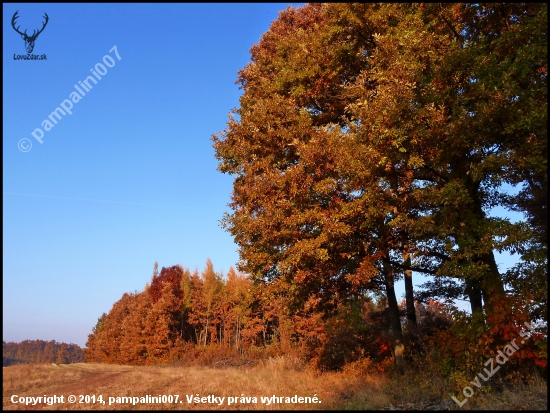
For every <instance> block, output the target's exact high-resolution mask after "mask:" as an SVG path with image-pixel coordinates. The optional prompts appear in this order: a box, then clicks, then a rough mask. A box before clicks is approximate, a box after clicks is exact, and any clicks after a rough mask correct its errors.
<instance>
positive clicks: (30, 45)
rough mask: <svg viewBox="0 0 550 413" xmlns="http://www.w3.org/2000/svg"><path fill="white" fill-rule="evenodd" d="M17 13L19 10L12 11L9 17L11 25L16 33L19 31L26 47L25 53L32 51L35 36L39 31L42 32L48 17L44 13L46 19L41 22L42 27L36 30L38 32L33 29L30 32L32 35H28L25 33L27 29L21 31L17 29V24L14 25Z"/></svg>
mask: <svg viewBox="0 0 550 413" xmlns="http://www.w3.org/2000/svg"><path fill="white" fill-rule="evenodd" d="M17 13H19V10H18V11H16V12H15V13H14V15H13V17H12V19H11V25H12V26H13V29H14V30H15V31H16V32H17V33H19V34H20V35H21V38H22V39H23V40H24V41H25V49H27V53H32V51H33V49H34V42H35V41H36V38H37V37H38V35H39V34H40V33H42V31H43V30H44V28H45V27H46V25H47V24H48V20H49V17H48V15H47V14H46V13H44V18H45V19H46V21H45V22H44V23H43V26H42V28H41V29H40V30H38V32H37V31H36V30H34V31H33V33H32V36H29V35H28V34H27V30H25V33H21V32H20V31H19V26H18V27H15V20H16V19H17V18H18V17H19V16H18V15H17Z"/></svg>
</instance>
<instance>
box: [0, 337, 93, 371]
mask: <svg viewBox="0 0 550 413" xmlns="http://www.w3.org/2000/svg"><path fill="white" fill-rule="evenodd" d="M2 348H3V357H2V364H3V366H4V367H6V366H11V365H13V364H21V363H57V364H70V363H84V362H85V361H86V359H85V358H84V354H83V352H82V349H81V348H80V346H78V345H76V344H67V343H58V342H56V341H55V340H51V341H44V340H24V341H22V342H21V343H13V342H9V343H6V342H5V341H3V342H2Z"/></svg>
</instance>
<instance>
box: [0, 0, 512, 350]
mask: <svg viewBox="0 0 550 413" xmlns="http://www.w3.org/2000/svg"><path fill="white" fill-rule="evenodd" d="M287 5H288V4H287V3H279V4H276V3H270V4H200V5H197V4H132V5H126V4H90V3H84V4H78V5H75V4H39V5H37V4H4V5H3V12H4V13H3V14H4V25H3V30H4V33H3V50H4V67H3V69H4V78H3V88H4V105H3V108H4V113H3V119H4V122H3V128H4V129H3V136H4V140H3V154H4V155H3V177H4V178H3V228H4V231H3V287H4V290H3V291H4V296H3V339H4V340H5V341H21V340H25V339H42V340H57V341H60V342H61V341H64V342H72V343H76V344H78V345H80V346H84V345H85V343H86V340H87V335H88V334H89V333H90V332H91V329H92V327H93V326H94V325H95V323H96V321H97V318H98V317H99V316H100V315H101V314H102V313H103V312H108V311H109V310H110V309H111V307H112V305H113V303H114V302H115V301H117V300H118V299H119V298H120V297H121V296H122V294H123V293H124V292H130V291H134V290H142V289H143V287H144V285H145V283H146V282H147V281H149V280H150V278H151V274H152V270H153V264H154V262H155V261H158V263H159V267H163V266H171V265H176V264H180V263H181V264H182V265H183V266H184V267H189V268H191V269H194V268H198V269H199V270H202V268H203V267H204V263H205V261H206V259H207V258H211V259H212V261H213V263H214V266H215V268H216V269H217V270H219V271H224V273H225V272H227V270H228V269H229V267H230V266H231V265H235V263H236V262H237V260H238V255H237V252H236V251H237V247H236V245H235V244H234V243H233V240H232V238H231V236H230V235H229V234H228V233H227V232H225V231H224V230H223V229H222V228H221V227H220V226H219V220H220V219H221V217H222V216H223V213H224V211H226V210H228V208H227V203H228V202H229V201H230V194H231V188H232V179H233V178H232V177H230V176H226V175H223V174H221V173H220V172H218V171H217V170H216V165H217V162H216V160H215V158H214V150H213V148H212V144H211V141H210V137H211V135H212V134H213V133H216V132H219V131H221V130H222V129H224V127H225V123H226V121H227V119H228V117H227V115H228V113H229V111H230V110H231V108H233V107H236V106H238V98H239V96H240V91H239V89H238V86H237V85H235V83H234V82H235V79H236V77H237V71H238V70H239V69H241V68H243V67H244V66H245V65H246V64H247V62H248V61H249V57H250V55H249V52H248V50H249V49H250V47H251V46H252V45H253V44H254V43H256V42H258V40H259V38H260V36H261V34H262V33H264V32H265V31H267V29H268V28H269V25H270V23H271V21H273V20H275V19H276V18H277V13H278V11H279V10H282V9H284V8H285V7H286V6H287ZM16 11H19V14H18V16H19V17H18V19H17V25H18V26H19V27H20V30H21V31H24V30H25V29H28V30H27V32H28V33H29V34H31V33H32V32H33V30H34V29H39V28H40V27H42V22H43V20H44V19H43V16H44V13H47V14H48V16H49V22H48V24H47V26H46V28H45V29H44V31H43V32H42V33H41V34H40V35H39V36H38V38H37V40H36V43H35V48H34V51H33V53H34V54H36V55H42V54H46V56H47V60H37V61H25V60H15V59H14V55H24V54H26V52H25V45H24V42H23V40H22V39H21V37H20V36H19V35H18V34H17V33H16V32H15V31H14V30H13V28H12V27H11V22H10V21H11V18H12V16H13V14H14V13H15V12H16ZM114 46H116V51H117V52H118V54H119V56H120V60H118V58H117V57H116V55H115V52H114V50H113V51H111V50H112V49H113V47H114ZM105 56H110V58H109V57H105ZM110 59H113V61H111V60H110ZM104 62H107V63H109V64H110V65H111V66H112V67H105V63H104ZM113 62H114V64H113ZM98 63H100V65H99V66H97V67H99V71H100V72H103V73H105V70H106V73H105V74H103V75H102V76H101V79H100V80H98V82H97V84H93V83H92V85H93V88H92V89H91V90H89V91H88V92H87V93H85V94H84V96H83V97H82V99H81V100H80V101H78V102H77V103H74V105H73V107H72V108H70V110H71V112H72V114H70V115H69V114H68V113H67V114H66V115H65V116H62V117H60V119H58V120H57V123H56V124H55V125H54V126H53V128H51V130H49V131H45V130H44V128H43V126H42V122H43V121H44V120H45V119H48V117H49V116H50V114H51V113H52V112H53V111H55V110H56V108H57V107H58V106H59V105H60V104H61V103H62V102H63V101H64V100H65V99H70V96H71V94H72V93H73V92H75V90H76V89H75V87H74V85H78V82H79V81H84V80H85V79H86V78H87V77H88V76H91V75H92V74H91V71H90V69H94V68H95V67H96V65H97V64H98ZM101 64H102V65H104V66H101ZM94 70H96V69H94ZM96 73H97V72H96ZM88 83H90V82H88ZM65 105H66V107H68V103H67V104H65ZM54 118H55V117H54ZM37 128H40V129H41V130H42V133H43V136H42V135H41V134H40V133H39V132H36V129H37ZM33 132H34V135H35V136H38V137H39V138H40V139H41V140H42V143H40V142H39V140H37V139H36V138H35V137H34V136H33ZM22 139H23V141H22ZM29 143H30V144H32V148H30V145H29ZM20 148H21V149H24V150H27V149H29V148H30V150H28V151H27V152H23V151H21V150H20ZM501 261H502V260H501ZM418 278H423V277H418ZM423 281H424V280H421V281H420V282H423ZM400 284H401V283H400ZM399 287H400V286H399ZM397 292H398V294H401V293H402V288H400V289H398V291H397Z"/></svg>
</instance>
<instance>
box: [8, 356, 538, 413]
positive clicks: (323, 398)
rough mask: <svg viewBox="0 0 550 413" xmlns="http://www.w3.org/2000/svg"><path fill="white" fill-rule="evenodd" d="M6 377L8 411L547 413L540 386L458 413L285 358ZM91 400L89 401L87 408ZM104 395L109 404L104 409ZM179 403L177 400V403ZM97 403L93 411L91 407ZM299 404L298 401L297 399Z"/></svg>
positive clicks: (35, 371) (408, 389) (476, 402)
mask: <svg viewBox="0 0 550 413" xmlns="http://www.w3.org/2000/svg"><path fill="white" fill-rule="evenodd" d="M3 376H4V379H3V408H4V410H58V409H67V410H128V409H134V410H151V409H172V410H193V409H201V410H204V409H212V410H227V409H235V410H245V409H246V410H289V409H329V410H335V409H338V410H339V409H361V410H363V409H367V410H379V409H384V408H386V409H387V408H388V407H390V406H392V408H394V409H421V408H432V409H435V408H437V409H453V410H455V409H456V410H466V409H473V408H476V407H477V408H480V407H481V408H485V409H542V410H544V409H545V408H546V405H547V402H546V400H547V393H546V385H545V384H544V383H542V382H541V383H539V384H537V385H533V386H530V387H529V388H522V389H515V391H508V392H506V393H504V394H500V395H498V396H494V395H492V396H491V395H484V394H481V393H480V394H479V396H476V397H475V398H472V399H471V400H472V401H471V402H470V400H469V403H466V404H465V405H464V406H463V407H462V408H459V407H458V406H457V405H456V404H455V403H454V402H452V401H451V400H450V398H448V397H445V398H444V399H442V398H441V397H440V398H439V399H438V397H437V395H436V397H435V399H437V400H436V401H435V400H434V397H433V395H429V394H427V393H426V388H422V383H421V379H420V378H419V377H418V374H413V372H411V373H410V376H409V375H405V376H404V377H403V378H402V379H401V380H400V383H395V382H390V381H389V380H388V379H386V376H384V375H382V374H380V375H376V376H366V377H365V376H363V377H361V376H359V375H353V374H346V373H323V374H318V373H315V372H314V371H310V370H308V369H307V368H304V367H302V366H301V365H300V363H298V362H297V361H294V360H292V359H288V358H282V357H280V358H273V359H269V360H266V361H263V362H259V363H257V364H256V365H243V366H236V367H235V366H234V367H232V366H224V367H221V368H214V367H200V366H192V367H182V366H164V367H160V366H120V365H106V364H95V363H90V364H86V363H79V364H68V365H15V366H10V367H5V368H4V369H3ZM427 385H433V383H428V384H427ZM415 389H416V390H415ZM54 395H56V396H58V399H57V403H53V404H51V405H48V404H47V403H44V396H46V397H50V399H49V400H48V399H46V402H48V401H52V400H53V399H51V397H52V396H54ZM71 395H72V396H76V401H75V402H74V403H71V402H69V400H68V398H69V396H71ZM86 395H87V396H89V399H88V402H86V399H85V396H86ZM100 395H101V396H102V400H103V402H104V403H102V402H101V401H98V398H99V396H100ZM147 395H149V396H154V397H158V396H159V395H161V396H162V395H166V396H169V395H171V396H172V403H162V399H161V400H160V402H159V403H152V402H151V399H150V398H145V397H146V396H147ZM176 395H178V396H179V398H178V399H177V402H176V398H175V397H176ZM61 396H63V399H62V401H63V403H61V400H60V397H61ZM81 396H82V397H81ZM93 396H95V398H96V400H95V403H92V399H91V398H92V397H93ZM208 396H210V398H208ZM214 396H215V397H216V399H215V400H214V399H213V397H214ZM273 396H276V397H277V399H275V398H273ZM293 396H297V397H294V399H292V397H293ZM38 397H42V399H38ZM123 397H130V398H136V399H122V398H123ZM195 397H199V398H204V399H203V400H201V401H200V402H199V403H195V402H194V400H188V398H195ZM254 397H255V398H256V400H254ZM262 397H264V398H266V397H267V398H269V399H268V400H266V399H262ZM286 397H288V398H289V399H285V398H286ZM298 397H304V398H305V397H309V398H310V399H304V400H302V401H308V402H309V403H300V402H299V401H300V400H299V399H298ZM314 397H316V398H317V399H314ZM33 398H34V399H33ZM117 398H119V399H117ZM139 398H144V399H142V400H139ZM221 398H223V399H221ZM462 398H463V397H461V399H462ZM421 399H426V401H425V402H424V401H422V400H421ZM26 400H29V403H30V404H29V405H26V404H25V402H26ZM133 400H135V401H136V403H135V404H133V403H132V401H133ZM314 401H317V403H314ZM33 402H36V404H34V405H33Z"/></svg>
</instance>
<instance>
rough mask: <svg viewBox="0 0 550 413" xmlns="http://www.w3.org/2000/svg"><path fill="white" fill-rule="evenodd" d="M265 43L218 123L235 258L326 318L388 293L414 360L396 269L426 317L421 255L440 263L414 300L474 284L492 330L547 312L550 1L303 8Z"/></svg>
mask: <svg viewBox="0 0 550 413" xmlns="http://www.w3.org/2000/svg"><path fill="white" fill-rule="evenodd" d="M251 55H252V58H251V62H250V63H249V64H248V65H247V66H246V67H245V68H244V69H242V70H241V71H240V72H239V77H238V83H239V84H240V86H241V88H242V90H243V94H242V96H241V98H240V107H239V108H237V109H235V110H234V111H233V114H232V115H231V118H230V120H229V121H228V124H227V129H225V130H224V131H223V132H221V133H220V134H217V135H214V136H213V143H214V148H215V151H216V157H217V159H218V160H219V170H220V171H222V172H224V173H228V174H232V175H234V176H235V181H234V186H233V195H232V203H231V204H230V206H231V208H232V210H233V211H232V213H230V214H227V215H226V216H225V217H224V220H223V223H224V225H225V228H226V229H227V230H228V231H229V232H230V233H231V234H232V235H233V236H234V238H235V241H236V243H237V245H238V246H239V254H240V258H241V260H240V262H239V264H238V268H239V270H241V271H244V272H246V273H248V274H250V276H251V277H252V279H253V280H254V281H256V282H257V283H264V284H266V285H273V284H277V283H279V284H281V285H285V288H284V289H282V290H281V293H282V294H283V295H284V296H285V297H286V298H287V299H288V300H287V301H288V303H289V305H291V306H293V307H294V308H302V307H303V306H304V305H306V303H315V306H316V310H317V311H319V312H320V313H321V314H323V315H324V316H325V317H326V316H329V315H330V314H334V312H335V311H337V310H338V308H339V306H340V305H342V304H343V303H348V302H350V301H352V300H353V299H354V297H356V296H357V295H363V294H365V292H382V293H383V294H385V296H386V300H387V303H388V310H389V316H390V320H391V321H390V322H391V326H392V331H393V337H394V352H395V356H396V362H397V364H398V366H399V367H400V368H402V367H403V360H402V357H401V355H402V354H403V352H404V342H403V332H402V324H401V323H400V314H399V307H398V303H397V299H396V296H395V290H394V285H395V282H397V281H398V280H399V279H404V280H405V287H406V296H407V297H406V299H407V314H408V318H409V321H410V322H411V323H412V324H413V325H414V323H415V319H414V318H415V312H414V300H415V293H414V291H413V283H412V272H413V271H416V272H420V273H423V274H428V275H431V276H434V279H433V281H432V282H430V283H428V284H427V285H425V288H424V289H423V291H422V292H421V293H420V294H417V295H416V297H417V298H418V297H420V296H421V297H424V298H426V297H431V298H438V297H439V298H444V299H457V298H465V299H467V300H468V301H469V302H470V304H471V311H472V314H473V316H474V319H475V323H479V328H478V327H477V324H476V327H475V328H474V329H473V330H475V331H496V332H498V331H501V332H502V331H506V334H504V335H502V337H500V340H501V341H500V342H499V341H498V340H497V341H496V342H494V345H496V344H497V343H504V342H506V339H505V336H506V337H507V336H508V334H509V333H510V332H514V334H519V330H520V328H521V327H520V324H521V323H522V322H523V321H525V320H531V321H534V320H538V321H541V322H542V324H543V325H544V326H546V321H547V318H546V317H547V316H546V312H547V292H548V282H547V246H548V236H547V5H546V4H525V3H521V4H480V3H476V4H397V3H395V4H385V3H384V4H308V5H306V6H304V7H299V8H292V7H289V8H287V9H286V10H285V11H283V12H281V13H280V14H279V18H278V19H277V20H276V21H274V22H273V23H272V25H271V27H270V29H269V30H268V31H267V32H266V33H265V34H264V35H263V36H262V38H261V40H260V41H259V43H258V44H256V45H254V46H253V47H252V49H251ZM511 187H515V188H516V190H517V191H518V192H517V194H515V195H512V194H509V193H508V191H509V189H507V188H511ZM495 207H501V208H503V209H504V210H506V209H508V210H513V211H518V212H521V213H523V215H524V216H525V219H524V220H522V221H519V222H513V221H512V220H510V219H508V218H506V217H502V216H500V217H496V216H491V210H492V209H493V208H495ZM495 251H499V252H502V251H507V252H510V253H512V254H517V256H518V264H517V265H516V266H514V267H513V268H511V269H509V270H508V271H507V272H505V273H503V272H501V271H499V268H498V266H497V263H496V261H495V256H494V252H495ZM518 297H522V298H523V300H519V301H518V299H516V298H518ZM497 320H498V321H497ZM498 323H500V324H499V325H497V324H498ZM545 331H546V330H544V332H545ZM538 355H539V356H540V357H542V358H545V350H541V351H540V352H539V353H538Z"/></svg>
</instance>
